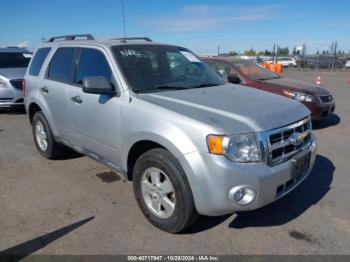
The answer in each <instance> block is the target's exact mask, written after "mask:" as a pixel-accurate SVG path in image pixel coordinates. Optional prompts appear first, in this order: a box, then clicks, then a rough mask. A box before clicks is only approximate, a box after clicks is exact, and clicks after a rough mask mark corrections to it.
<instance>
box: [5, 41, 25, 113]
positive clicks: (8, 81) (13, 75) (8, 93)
mask: <svg viewBox="0 0 350 262" xmlns="http://www.w3.org/2000/svg"><path fill="white" fill-rule="evenodd" d="M30 58H31V53H30V52H29V51H27V50H26V49H23V48H17V47H7V48H0V109H4V108H14V107H23V93H22V88H23V87H22V80H23V77H24V74H25V72H26V70H27V66H28V63H29V61H30Z"/></svg>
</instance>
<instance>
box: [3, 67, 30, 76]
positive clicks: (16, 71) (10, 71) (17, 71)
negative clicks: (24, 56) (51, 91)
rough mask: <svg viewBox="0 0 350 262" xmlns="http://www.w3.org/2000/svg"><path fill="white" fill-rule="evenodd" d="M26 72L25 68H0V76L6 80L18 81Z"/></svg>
mask: <svg viewBox="0 0 350 262" xmlns="http://www.w3.org/2000/svg"><path fill="white" fill-rule="evenodd" d="M26 71H27V68H26V67H15V68H0V75H1V76H4V77H6V78H8V79H20V78H23V77H24V75H25V73H26Z"/></svg>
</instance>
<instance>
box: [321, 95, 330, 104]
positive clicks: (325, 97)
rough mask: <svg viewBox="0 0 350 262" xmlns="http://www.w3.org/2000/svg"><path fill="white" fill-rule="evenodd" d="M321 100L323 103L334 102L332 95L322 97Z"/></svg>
mask: <svg viewBox="0 0 350 262" xmlns="http://www.w3.org/2000/svg"><path fill="white" fill-rule="evenodd" d="M320 99H321V101H322V102H323V103H330V102H332V101H333V97H332V95H321V96H320Z"/></svg>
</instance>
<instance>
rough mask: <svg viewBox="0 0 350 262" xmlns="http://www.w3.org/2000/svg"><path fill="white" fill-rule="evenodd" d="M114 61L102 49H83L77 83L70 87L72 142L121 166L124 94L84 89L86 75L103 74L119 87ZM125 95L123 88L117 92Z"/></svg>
mask: <svg viewBox="0 0 350 262" xmlns="http://www.w3.org/2000/svg"><path fill="white" fill-rule="evenodd" d="M110 64H111V60H110V59H109V57H108V55H107V53H105V52H104V50H103V49H100V48H81V49H80V52H79V61H78V64H77V68H76V76H75V86H72V87H71V88H70V90H69V99H68V101H69V109H70V115H71V117H70V119H71V122H70V125H71V130H72V133H71V141H73V143H74V144H75V145H76V146H78V147H80V148H82V149H84V150H87V151H88V152H89V154H90V156H92V157H94V158H97V159H98V160H101V161H103V162H106V163H108V164H113V165H114V166H119V167H120V163H121V154H120V114H121V106H122V96H118V95H115V96H107V95H99V94H88V93H84V92H83V91H82V83H83V79H84V78H85V77H91V76H103V77H105V78H106V79H108V80H109V81H110V83H111V84H112V85H113V86H114V88H118V87H117V84H116V81H115V79H114V77H113V73H112V70H111V66H110ZM117 93H118V94H121V93H120V91H118V92H117Z"/></svg>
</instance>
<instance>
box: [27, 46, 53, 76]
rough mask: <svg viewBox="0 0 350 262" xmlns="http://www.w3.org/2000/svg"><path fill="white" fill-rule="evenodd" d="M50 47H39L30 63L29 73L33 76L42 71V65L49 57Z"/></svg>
mask: <svg viewBox="0 0 350 262" xmlns="http://www.w3.org/2000/svg"><path fill="white" fill-rule="evenodd" d="M50 50H51V48H50V47H45V48H39V49H38V50H37V51H36V53H35V55H34V57H33V60H32V63H31V64H30V68H29V74H30V75H32V76H37V75H39V73H40V70H41V67H42V65H43V63H44V61H45V59H46V57H47V54H48V53H49V52H50Z"/></svg>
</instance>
